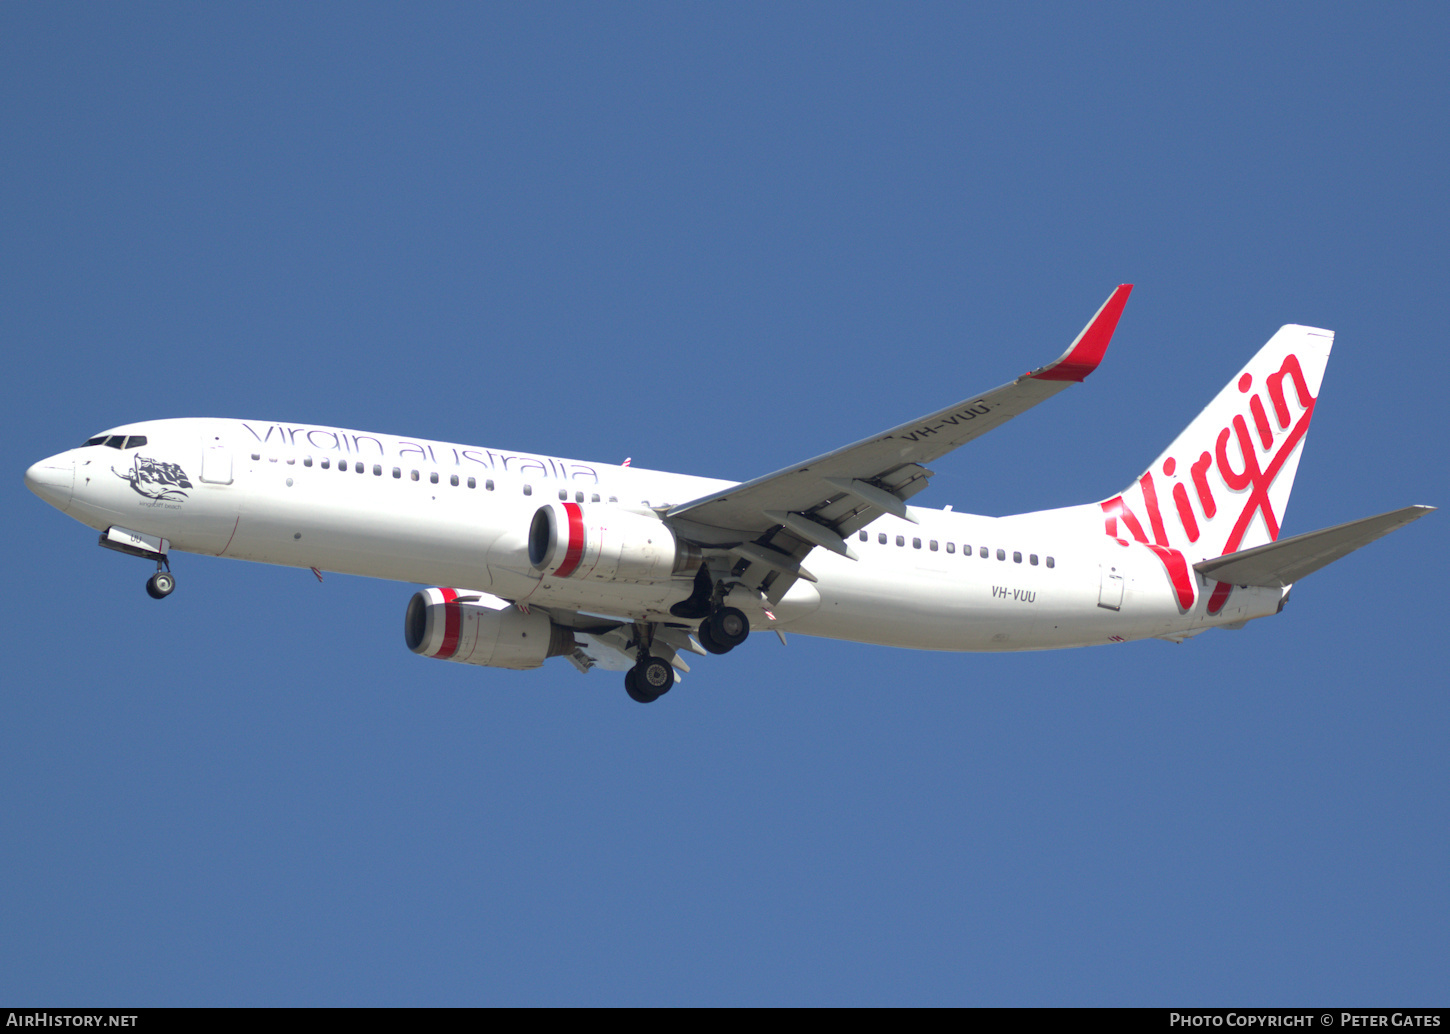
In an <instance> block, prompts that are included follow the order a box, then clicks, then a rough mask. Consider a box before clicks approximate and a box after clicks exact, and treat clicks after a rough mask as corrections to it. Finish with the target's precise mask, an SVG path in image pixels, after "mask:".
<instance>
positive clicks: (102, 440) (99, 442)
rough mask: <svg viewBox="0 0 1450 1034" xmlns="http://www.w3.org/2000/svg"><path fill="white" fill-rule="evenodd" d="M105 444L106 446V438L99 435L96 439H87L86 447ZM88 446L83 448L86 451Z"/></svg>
mask: <svg viewBox="0 0 1450 1034" xmlns="http://www.w3.org/2000/svg"><path fill="white" fill-rule="evenodd" d="M105 444H106V436H105V435H103V434H98V435H96V436H95V437H94V438H87V439H86V445H105ZM86 445H82V446H81V448H82V449H84V448H85V447H86Z"/></svg>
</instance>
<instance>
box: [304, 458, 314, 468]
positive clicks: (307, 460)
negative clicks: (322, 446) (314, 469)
mask: <svg viewBox="0 0 1450 1034" xmlns="http://www.w3.org/2000/svg"><path fill="white" fill-rule="evenodd" d="M302 465H303V466H304V467H310V466H312V457H311V456H304V457H302Z"/></svg>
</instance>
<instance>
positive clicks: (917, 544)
mask: <svg viewBox="0 0 1450 1034" xmlns="http://www.w3.org/2000/svg"><path fill="white" fill-rule="evenodd" d="M911 548H912V549H920V548H921V539H912V540H911Z"/></svg>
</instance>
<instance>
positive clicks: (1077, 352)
mask: <svg viewBox="0 0 1450 1034" xmlns="http://www.w3.org/2000/svg"><path fill="white" fill-rule="evenodd" d="M1132 291H1133V285H1132V284H1119V285H1118V289H1117V290H1116V291H1114V292H1113V293H1112V294H1111V295H1109V296H1108V300H1107V301H1105V302H1103V307H1102V308H1101V309H1099V310H1098V312H1097V315H1096V316H1094V317H1093V318H1092V319H1091V320H1090V321H1089V322H1088V325H1087V326H1086V327H1083V329H1082V333H1081V334H1079V335H1078V336H1077V340H1076V341H1074V342H1073V343H1072V345H1071V346H1070V347H1069V348H1068V350H1067V351H1066V352H1064V353H1062V355H1061V356H1059V357H1058V359H1057V360H1056V361H1055V362H1051V363H1048V364H1047V365H1046V366H1044V367H1043V368H1042V369H1040V370H1038V371H1037V372H1036V373H1034V374H1033V375H1032V376H1033V377H1036V378H1037V379H1038V380H1040V381H1081V380H1083V379H1085V378H1086V377H1087V375H1088V374H1090V373H1092V372H1093V371H1094V370H1096V369H1097V368H1098V363H1100V362H1102V361H1103V353H1105V352H1106V351H1107V350H1108V342H1109V341H1111V340H1112V339H1113V331H1115V330H1117V329H1118V317H1119V316H1121V315H1122V314H1123V306H1124V305H1127V304H1128V295H1129V294H1131V293H1132Z"/></svg>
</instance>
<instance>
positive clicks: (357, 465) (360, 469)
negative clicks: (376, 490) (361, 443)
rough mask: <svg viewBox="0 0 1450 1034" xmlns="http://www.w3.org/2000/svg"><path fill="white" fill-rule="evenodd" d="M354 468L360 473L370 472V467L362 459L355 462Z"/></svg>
mask: <svg viewBox="0 0 1450 1034" xmlns="http://www.w3.org/2000/svg"><path fill="white" fill-rule="evenodd" d="M353 469H354V470H356V471H357V472H358V473H359V474H366V473H367V472H368V468H367V467H365V466H363V461H362V460H358V461H357V462H356V463H354V464H353Z"/></svg>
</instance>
